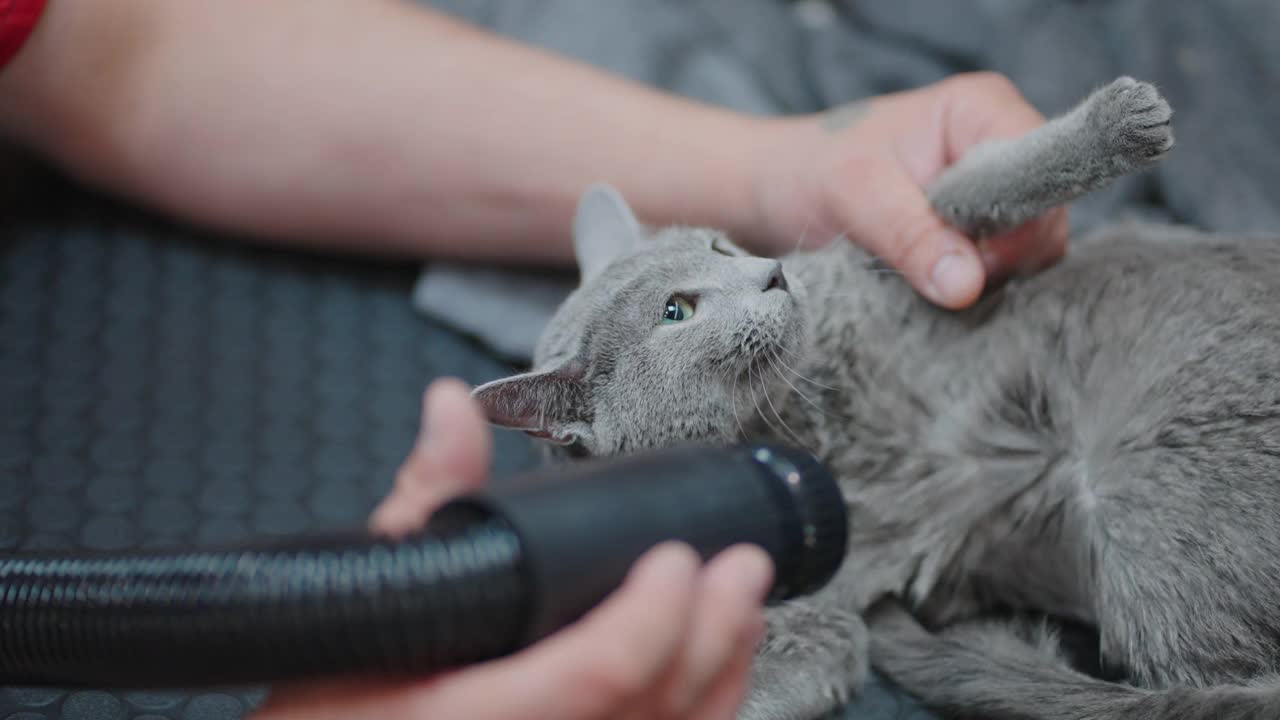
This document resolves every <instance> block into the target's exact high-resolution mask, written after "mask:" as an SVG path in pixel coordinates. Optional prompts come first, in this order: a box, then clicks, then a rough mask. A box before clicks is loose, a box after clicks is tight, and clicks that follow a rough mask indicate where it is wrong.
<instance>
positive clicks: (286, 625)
mask: <svg viewBox="0 0 1280 720" xmlns="http://www.w3.org/2000/svg"><path fill="white" fill-rule="evenodd" d="M558 472H560V474H562V475H566V476H567V477H563V478H561V477H552V476H549V475H547V474H545V473H544V474H538V475H534V476H530V477H529V478H526V479H525V481H524V482H522V483H517V484H516V485H515V487H514V488H513V489H512V490H510V491H508V492H505V493H502V494H489V495H476V496H471V497H468V498H464V499H460V500H458V501H456V502H454V503H451V504H449V505H446V506H445V507H444V508H442V509H441V510H440V511H439V512H437V513H436V514H435V515H433V516H432V519H431V522H430V523H429V524H428V526H427V528H426V529H425V530H424V531H423V532H422V533H419V534H417V535H414V536H412V537H409V538H407V539H404V540H402V541H398V542H395V541H391V540H388V539H382V538H377V537H371V536H369V535H367V534H361V533H357V534H350V535H337V536H328V537H314V536H313V537H306V538H299V539H296V540H291V541H284V542H276V543H273V544H268V545H264V544H256V545H245V546H238V547H227V548H221V549H206V550H171V551H165V550H152V551H137V552H131V553H112V554H97V555H89V554H52V553H46V554H24V555H20V556H15V557H8V558H0V683H3V684H21V685H41V684H54V685H63V686H75V685H94V686H99V687H129V686H132V687H161V686H193V685H213V684H240V683H258V682H274V681H280V680H288V679H298V678H304V677H315V676H327V675H334V674H349V673H383V674H399V673H414V674H422V673H427V672H431V671H435V670H441V669H446V668H450V667H456V666H460V665H465V664H469V663H473V662H478V661H482V660H486V659H491V658H496V657H501V656H503V655H506V654H509V653H511V652H514V651H515V650H518V649H519V648H521V647H523V646H524V645H526V644H528V643H530V642H533V641H535V640H537V639H539V638H540V637H542V636H545V635H547V634H549V633H551V632H554V631H555V630H556V629H558V628H559V627H562V626H563V625H564V624H566V623H568V622H571V621H572V620H573V619H575V618H577V617H578V616H580V615H581V614H582V613H583V612H585V611H586V610H588V609H589V608H590V607H591V606H592V605H594V604H595V603H597V602H599V601H600V600H601V599H603V597H604V596H605V595H606V594H607V593H608V592H609V591H610V590H612V589H613V588H615V587H616V586H617V585H618V584H619V583H620V581H621V580H622V579H623V577H624V576H625V573H626V571H627V569H628V568H629V567H630V565H631V564H632V563H633V562H634V560H635V559H636V558H637V557H639V555H640V554H641V553H643V551H644V550H646V549H648V548H649V547H651V546H652V545H654V544H656V543H658V542H661V541H663V540H667V539H680V540H684V541H686V542H690V543H691V544H693V545H694V546H695V547H696V548H698V549H699V550H700V551H701V552H702V553H703V554H704V556H710V555H711V554H714V553H715V552H718V551H719V550H720V549H723V548H724V547H727V546H729V545H732V544H734V543H738V542H754V543H756V544H759V545H761V546H762V547H764V548H765V549H766V550H767V551H769V552H770V554H771V555H772V556H773V557H774V562H775V563H776V564H777V565H778V569H779V573H778V579H777V582H776V585H775V597H776V598H781V597H787V596H791V595H795V594H799V593H803V592H809V591H811V590H813V589H815V588H816V587H818V586H820V585H821V584H823V583H825V582H826V580H827V579H828V578H829V577H830V576H831V575H832V574H833V573H834V572H835V569H836V567H837V566H838V565H839V562H840V559H841V558H842V557H843V554H844V543H845V536H846V534H847V532H846V530H847V529H846V527H845V522H846V521H845V515H844V508H843V504H842V502H841V499H840V495H839V491H838V489H837V488H836V487H835V485H834V483H833V482H832V480H831V478H830V477H829V476H828V475H826V473H825V472H824V471H823V469H822V468H821V467H820V466H818V465H817V464H816V463H814V462H813V461H812V460H811V459H809V458H807V457H806V456H802V455H799V454H795V453H789V452H788V451H783V450H778V449H769V448H748V449H738V450H685V451H676V452H670V453H665V454H662V455H654V456H649V457H645V458H638V459H632V460H629V461H613V462H604V463H592V464H583V465H582V466H580V467H578V468H576V469H574V470H571V471H569V470H561V471H558Z"/></svg>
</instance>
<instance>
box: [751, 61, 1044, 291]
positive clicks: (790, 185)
mask: <svg viewBox="0 0 1280 720" xmlns="http://www.w3.org/2000/svg"><path fill="white" fill-rule="evenodd" d="M1044 121H1045V119H1044V117H1043V116H1042V115H1041V114H1040V113H1039V112H1037V111H1036V110H1035V109H1034V108H1033V107H1031V105H1030V104H1028V103H1027V101H1026V100H1025V99H1024V98H1023V97H1022V95H1021V94H1020V93H1019V92H1018V91H1017V89H1016V88H1015V87H1014V86H1013V84H1012V83H1010V82H1009V81H1008V80H1006V79H1005V78H1003V77H1001V76H999V75H995V74H992V73H974V74H966V75H957V76H955V77H952V78H949V79H947V80H944V81H942V82H939V83H936V84H934V85H930V86H927V87H924V88H920V89H917V90H912V91H908V92H902V93H895V94H892V95H885V96H881V97H877V98H870V99H868V100H867V101H863V102H859V103H854V104H852V105H848V106H844V107H841V108H836V109H834V110H831V111H829V112H826V113H823V114H821V115H819V116H816V117H813V116H809V117H804V118H788V119H783V120H778V121H774V122H773V123H772V124H771V125H770V130H768V131H767V133H766V134H767V135H768V139H766V141H765V148H764V152H763V153H762V154H761V156H760V158H761V160H762V163H763V164H762V165H761V166H760V171H759V173H758V175H757V177H758V179H757V180H756V182H755V195H756V198H757V202H758V203H759V207H760V212H761V214H762V216H763V219H764V222H763V225H764V229H765V231H766V232H767V233H768V236H769V240H768V241H767V242H770V243H772V248H771V249H772V250H773V251H774V252H776V253H784V252H789V251H791V250H794V249H796V248H797V247H798V246H799V245H801V244H803V245H804V246H805V247H813V246H816V245H822V244H825V243H826V242H828V241H829V240H831V239H832V238H834V237H837V236H839V235H841V234H846V235H847V236H848V237H849V239H850V240H852V241H853V242H856V243H858V244H859V245H861V246H862V247H864V248H866V249H867V250H869V251H870V252H871V253H873V254H875V255H877V256H878V257H881V258H883V259H884V260H886V261H888V262H889V263H890V264H891V265H893V266H894V267H895V268H897V269H898V270H899V271H901V272H902V273H903V275H904V276H905V277H906V279H907V280H908V281H909V282H910V283H911V284H912V286H914V287H915V288H916V290H917V291H919V292H920V293H921V294H923V295H924V296H925V297H927V298H929V299H930V300H932V301H933V302H935V303H937V304H939V305H942V306H944V307H948V308H961V307H965V306H968V305H970V304H972V303H973V302H974V301H975V300H976V299H977V298H978V296H979V295H980V294H981V292H982V289H983V287H984V285H985V284H987V283H991V282H996V281H999V280H1001V279H1003V278H1005V277H1007V276H1009V275H1012V274H1016V273H1024V272H1031V271H1036V270H1040V269H1043V268H1044V267H1046V266H1048V265H1050V264H1052V263H1054V262H1056V261H1057V260H1059V259H1060V258H1061V257H1062V255H1063V254H1064V252H1065V251H1066V245H1067V234H1068V222H1067V213H1066V210H1065V209H1064V208H1058V209H1055V210H1052V211H1050V212H1049V213H1046V214H1045V215H1043V216H1041V217H1039V218H1037V219H1035V220H1032V221H1030V222H1028V223H1026V224H1024V225H1022V226H1021V227H1018V228H1016V229H1014V230H1013V231H1011V232H1009V233H1005V234H1004V235H1001V236H996V237H991V238H986V239H983V240H980V241H978V242H977V243H976V244H975V243H974V242H973V241H971V240H970V239H969V238H966V237H965V236H963V235H961V234H960V233H959V232H958V231H956V230H955V229H952V228H950V227H948V226H947V225H945V224H944V223H943V221H942V220H941V219H940V218H939V217H938V215H937V214H935V213H934V212H933V210H932V208H931V207H930V205H929V202H928V199H927V198H926V196H925V193H924V190H923V189H922V188H923V187H924V186H927V184H928V183H929V182H930V181H931V180H933V179H934V178H935V177H937V176H938V175H939V174H940V173H941V172H942V171H943V170H944V169H945V168H947V167H949V166H950V165H952V164H954V163H955V162H956V161H957V160H959V159H960V157H962V156H963V155H964V153H965V152H967V151H968V150H970V149H971V148H973V147H974V146H975V145H978V144H979V143H981V142H983V141H985V140H992V139H996V138H1009V137H1017V136H1019V135H1022V134H1024V133H1026V132H1027V131H1029V130H1032V129H1034V128H1036V127H1038V126H1040V125H1041V124H1043V123H1044Z"/></svg>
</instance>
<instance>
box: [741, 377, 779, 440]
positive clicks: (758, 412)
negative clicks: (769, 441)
mask: <svg viewBox="0 0 1280 720" xmlns="http://www.w3.org/2000/svg"><path fill="white" fill-rule="evenodd" d="M747 390H748V391H750V392H751V404H752V405H754V406H755V408H756V415H758V416H759V417H760V419H761V420H763V421H764V424H765V425H768V426H769V431H770V432H772V433H773V434H774V435H781V433H779V432H778V428H776V427H774V426H773V423H772V422H770V421H769V417H768V416H767V415H765V414H764V411H763V410H761V409H760V400H759V399H758V398H756V385H755V374H754V373H752V372H751V365H750V364H748V365H747Z"/></svg>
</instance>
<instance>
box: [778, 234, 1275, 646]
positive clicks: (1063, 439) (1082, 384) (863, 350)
mask: <svg viewBox="0 0 1280 720" xmlns="http://www.w3.org/2000/svg"><path fill="white" fill-rule="evenodd" d="M833 256H834V257H837V258H840V259H841V260H842V261H843V265H842V264H841V263H840V262H832V260H833ZM812 258H820V259H802V258H793V259H791V260H789V261H788V263H789V270H790V271H791V272H793V274H794V275H796V276H798V277H799V278H800V279H801V281H802V282H804V283H806V286H807V288H808V290H809V292H810V294H811V295H817V296H824V297H840V298H843V299H841V300H838V301H835V302H824V303H820V304H814V306H813V307H814V308H815V310H814V312H815V313H817V314H816V315H815V316H814V321H815V332H814V333H813V336H812V338H813V339H812V342H813V349H812V356H813V357H814V358H816V360H815V361H814V362H811V363H810V364H809V366H807V367H805V368H804V371H806V372H807V373H809V374H811V377H813V378H814V379H815V380H817V381H818V382H820V383H822V384H824V385H827V386H829V387H832V388H840V389H842V391H841V392H828V393H825V394H824V395H823V397H822V398H821V404H822V405H823V406H824V409H825V410H826V412H824V413H817V412H814V411H813V410H812V408H809V409H808V410H807V411H806V410H805V403H803V402H795V401H792V402H789V403H788V409H789V412H791V413H792V415H793V417H794V418H795V419H796V424H804V423H807V425H806V432H807V433H808V435H809V437H811V438H812V439H813V442H814V446H815V448H816V449H817V450H818V452H819V454H821V455H823V456H824V458H825V459H826V460H827V461H828V462H829V463H831V464H832V466H833V467H834V468H835V469H836V471H837V473H838V474H839V475H840V476H841V478H842V482H843V484H844V486H845V490H846V496H847V497H848V498H849V500H850V502H851V509H852V510H853V512H854V525H853V528H854V529H853V531H852V533H853V535H852V541H853V543H852V549H851V559H850V561H849V562H848V564H847V566H846V568H845V570H844V571H843V572H842V575H846V576H848V578H849V579H848V580H847V582H846V583H842V585H847V586H856V585H858V584H859V583H861V586H860V589H859V590H858V592H857V594H858V595H860V596H863V597H862V598H860V600H861V601H865V600H869V599H873V596H874V595H875V594H876V593H881V592H893V593H903V594H906V595H908V596H910V597H912V598H913V599H914V600H915V601H917V603H919V607H920V609H921V610H922V611H924V612H925V613H926V614H927V615H932V616H933V618H934V619H936V620H941V621H945V620H950V619H954V618H956V617H960V616H963V615H965V614H967V613H968V612H971V611H974V610H976V609H979V608H980V607H982V606H988V605H990V604H991V603H993V602H1000V603H1011V604H1015V605H1021V606H1025V607H1032V608H1036V609H1040V610H1045V611H1050V612H1055V613H1059V614H1062V615H1066V616H1069V617H1075V618H1078V619H1081V620H1084V621H1093V620H1095V619H1096V616H1097V614H1098V610H1099V606H1100V604H1105V603H1108V602H1113V601H1118V600H1122V599H1124V598H1122V597H1119V596H1121V595H1123V594H1124V593H1125V592H1127V591H1128V590H1129V589H1130V588H1128V587H1127V586H1126V585H1125V584H1124V583H1125V581H1124V580H1123V579H1120V580H1117V579H1115V578H1109V577H1100V576H1099V569H1098V568H1099V565H1100V563H1103V562H1106V561H1116V560H1117V558H1118V562H1119V563H1120V566H1121V567H1124V564H1125V563H1138V562H1140V561H1141V560H1142V558H1144V557H1145V556H1146V553H1148V548H1153V549H1151V550H1150V553H1151V554H1152V555H1153V557H1156V558H1159V557H1162V556H1161V553H1164V554H1165V555H1179V554H1186V555H1187V557H1188V562H1189V563H1191V566H1189V567H1188V572H1191V573H1194V572H1197V571H1199V568H1196V567H1194V563H1195V562H1196V561H1197V559H1200V560H1204V561H1205V563H1206V565H1205V568H1206V569H1205V570H1204V572H1206V573H1209V574H1212V573H1213V571H1212V570H1210V569H1208V568H1210V566H1213V565H1214V564H1215V563H1216V565H1217V566H1218V571H1220V572H1219V575H1220V577H1218V578H1216V579H1205V582H1222V581H1232V580H1235V581H1237V582H1236V584H1237V585H1240V584H1241V583H1243V584H1245V585H1250V584H1252V586H1251V587H1250V588H1246V591H1242V593H1241V596H1242V597H1243V596H1244V595H1247V594H1248V593H1249V592H1253V591H1258V592H1262V591H1265V590H1266V589H1267V588H1268V581H1266V580H1258V581H1256V582H1255V581H1254V580H1253V579H1250V578H1257V577H1265V576H1267V575H1269V576H1270V577H1271V578H1276V577H1280V559H1277V558H1280V526H1278V525H1276V524H1274V523H1271V522H1269V521H1268V520H1267V518H1269V517H1275V516H1277V515H1280V483H1278V482H1275V481H1273V479H1274V478H1280V249H1278V248H1277V244H1276V243H1268V244H1258V243H1234V242H1225V241H1223V242H1219V241H1210V240H1205V239H1199V238H1192V240H1191V241H1188V240H1185V239H1183V240H1180V241H1177V242H1174V241H1166V239H1165V238H1164V237H1162V236H1160V235H1159V234H1158V232H1157V233H1156V234H1142V233H1141V232H1138V233H1137V234H1133V233H1131V234H1128V235H1119V236H1114V237H1111V238H1108V239H1107V242H1105V243H1101V242H1095V243H1094V244H1092V245H1091V246H1090V247H1087V248H1084V249H1083V250H1081V251H1079V252H1077V253H1075V254H1074V255H1073V256H1072V257H1071V258H1070V259H1068V260H1067V261H1065V262H1063V263H1062V264H1061V265H1059V266H1058V267H1056V268H1054V269H1052V270H1050V271H1048V272H1045V273H1043V274H1041V275H1038V276H1036V277H1034V278H1031V279H1028V280H1025V281H1023V282H1021V283H1018V284H1016V285H1011V286H1010V287H1009V288H1008V289H1006V290H1004V291H1003V292H1001V293H999V294H997V295H995V296H994V297H992V298H990V299H989V300H988V301H986V302H985V303H984V304H983V305H982V306H980V307H978V308H975V309H974V310H972V311H969V312H966V313H959V314H949V313H943V312H940V311H937V310H935V309H933V308H930V307H928V306H926V305H925V304H924V303H923V301H920V300H919V299H918V298H915V297H914V296H913V294H911V293H910V291H909V290H906V289H905V284H903V290H901V291H897V292H896V294H894V293H893V292H889V293H885V292H878V293H876V294H875V295H868V294H859V293H857V292H844V293H843V294H841V293H840V292H837V291H835V290H834V288H851V289H856V283H869V282H876V283H880V284H884V283H886V282H897V283H899V284H902V283H901V281H900V280H897V279H890V280H886V279H885V278H884V277H883V276H873V275H869V274H868V273H866V272H863V271H862V268H863V267H864V266H865V263H866V260H865V256H864V255H862V254H861V253H860V252H858V251H847V250H842V249H839V248H836V249H833V250H830V251H826V252H821V253H817V254H815V256H812ZM884 297H889V298H892V299H891V300H890V301H889V304H887V305H885V306H884V307H876V303H877V302H882V303H883V302H885V301H884V300H883V298H884ZM904 308H909V309H905V310H904ZM855 388H856V391H855V390H854V389H855ZM801 415H803V416H804V417H803V419H801V418H800V416H801ZM1273 446H1274V447H1273ZM1247 448H1252V449H1253V450H1252V451H1251V452H1252V454H1251V455H1250V456H1249V459H1248V462H1242V461H1240V460H1239V458H1236V459H1234V460H1233V459H1232V455H1231V454H1232V453H1235V452H1238V451H1240V450H1241V449H1247ZM1213 468H1221V469H1220V470H1215V469H1213ZM1223 473H1234V474H1235V477H1226V476H1224V475H1223ZM1224 483H1225V488H1224V487H1222V486H1223V484H1224ZM1175 499H1176V500H1177V502H1182V503H1184V504H1187V505H1188V506H1185V507H1180V506H1178V505H1177V502H1175ZM1245 505H1247V506H1248V507H1244V506H1245ZM1228 518H1230V522H1231V523H1234V524H1236V525H1239V526H1241V532H1240V533H1225V532H1223V531H1222V530H1221V528H1220V527H1218V528H1215V527H1211V526H1204V522H1205V520H1206V519H1211V520H1212V522H1213V523H1217V524H1219V526H1220V525H1221V524H1222V523H1223V522H1225V521H1226V520H1227V519H1228ZM1174 526H1177V527H1174ZM1241 536H1252V537H1253V538H1254V539H1255V540H1254V545H1253V547H1252V548H1248V549H1246V548H1243V547H1242V546H1241V543H1240V537H1241ZM1206 538H1212V539H1206ZM1121 541H1123V542H1124V543H1126V545H1123V546H1121V545H1119V543H1120V542H1121ZM1112 543H1116V544H1112ZM1206 553H1209V554H1212V555H1213V558H1212V559H1205V558H1203V557H1201V556H1203V555H1204V554H1206ZM1100 554H1101V555H1100ZM1224 565H1226V566H1231V565H1238V566H1239V567H1226V568H1225V569H1224V568H1223V567H1222V566H1224ZM1135 572H1137V570H1135ZM1259 573H1261V575H1258V574H1259ZM1242 576H1245V577H1243V579H1240V578H1241V577H1242ZM1157 584H1158V583H1157ZM1135 592H1136V591H1135ZM1188 592H1190V591H1188ZM1232 607H1233V610H1232V612H1237V613H1239V614H1240V616H1241V617H1240V622H1241V623H1242V626H1246V625H1249V624H1252V625H1253V626H1254V627H1271V628H1280V613H1278V612H1276V611H1275V610H1258V609H1257V608H1254V607H1252V606H1251V605H1250V602H1249V601H1248V600H1247V599H1241V600H1240V601H1239V602H1237V603H1235V604H1234V605H1233V606H1232Z"/></svg>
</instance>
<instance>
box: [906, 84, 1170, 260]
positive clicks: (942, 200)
mask: <svg viewBox="0 0 1280 720" xmlns="http://www.w3.org/2000/svg"><path fill="white" fill-rule="evenodd" d="M1171 117H1172V111H1171V110H1170V108H1169V105H1168V103H1166V102H1165V101H1164V100H1163V99H1162V98H1161V97H1160V95H1159V93H1157V92H1156V89H1155V88H1154V87H1152V86H1151V85H1149V84H1147V83H1140V82H1138V81H1136V80H1134V79H1133V78H1130V77H1122V78H1119V79H1118V80H1116V81H1115V82H1112V83H1111V84H1110V85H1107V86H1106V87H1104V88H1102V89H1100V90H1098V91H1097V92H1095V93H1093V95H1091V96H1090V97H1089V98H1088V99H1086V100H1085V101H1084V102H1082V103H1080V105H1078V106H1077V107H1076V108H1075V109H1074V110H1072V111H1071V112H1069V113H1067V114H1065V115H1062V116H1061V117H1057V118H1054V119H1052V120H1050V121H1049V122H1048V123H1046V124H1045V125H1044V126H1042V127H1040V128H1039V129H1038V130H1037V131H1036V132H1034V133H1032V134H1031V135H1029V136H1026V137H1022V138H1018V139H1015V140H993V141H989V142H986V143H983V144H982V145H981V146H979V147H977V148H975V149H974V150H973V151H971V152H969V153H967V154H966V155H965V156H964V157H963V158H962V159H961V160H960V161H959V162H958V163H956V165H955V166H953V168H952V169H951V171H950V172H948V173H945V174H944V175H942V176H941V177H939V178H938V179H937V181H935V182H934V183H933V185H931V186H930V187H929V199H930V201H931V202H932V203H933V206H934V207H935V208H936V209H937V211H938V213H939V214H940V215H942V217H943V218H945V219H946V220H947V221H948V222H950V223H951V224H952V225H955V226H956V227H957V228H959V229H961V230H963V231H965V232H966V233H968V234H969V235H970V236H972V237H983V236H986V235H996V234H999V233H1002V232H1005V231H1007V230H1011V229H1013V228H1015V227H1017V226H1018V225H1021V224H1022V223H1024V222H1026V221H1028V220H1030V219H1032V218H1034V217H1036V216H1037V215H1040V214H1041V213H1043V212H1044V211H1045V210H1048V209H1049V208H1051V207H1054V206H1055V205H1061V204H1063V203H1065V202H1067V201H1070V200H1074V199H1076V198H1078V197H1080V196H1081V195H1084V194H1085V193H1088V192H1092V191H1094V190H1097V189H1099V188H1101V187H1102V186H1103V185H1105V184H1106V183H1107V182H1109V181H1111V180H1112V179H1114V178H1116V177H1118V176H1120V175H1124V174H1127V173H1130V172H1133V171H1135V170H1141V169H1143V168H1145V167H1148V166H1150V165H1151V164H1153V163H1155V162H1157V161H1158V160H1159V159H1160V158H1162V157H1163V156H1164V154H1165V153H1166V152H1168V150H1169V148H1171V147H1172V146H1173V134H1172V133H1171V132H1170V130H1169V124H1170V120H1171Z"/></svg>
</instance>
